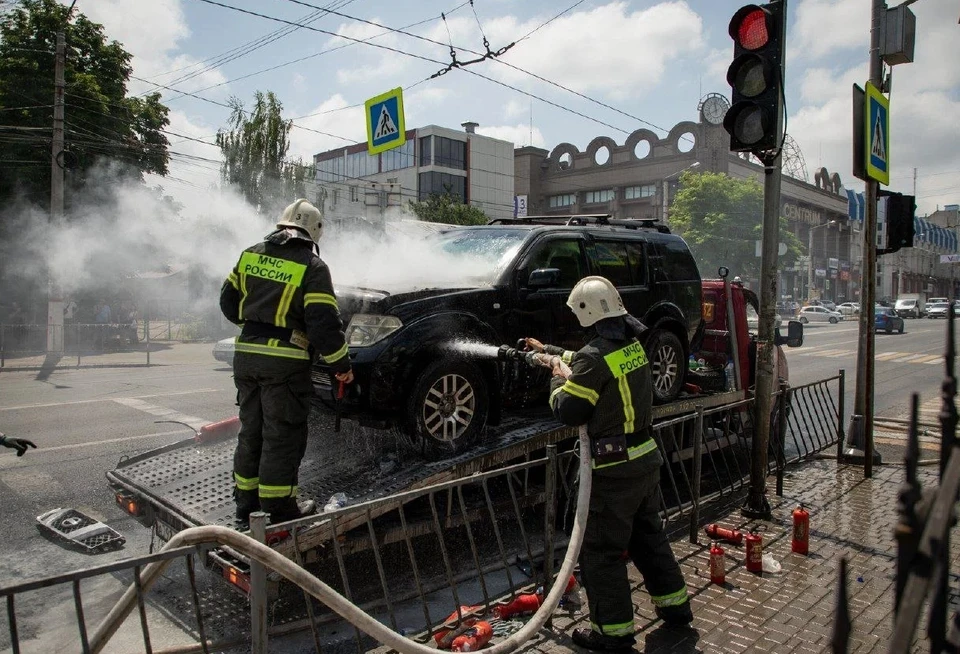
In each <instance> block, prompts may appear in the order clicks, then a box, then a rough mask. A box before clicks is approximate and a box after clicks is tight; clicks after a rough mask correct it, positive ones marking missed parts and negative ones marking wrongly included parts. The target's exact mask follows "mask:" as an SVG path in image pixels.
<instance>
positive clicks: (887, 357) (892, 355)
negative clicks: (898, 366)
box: [874, 352, 906, 361]
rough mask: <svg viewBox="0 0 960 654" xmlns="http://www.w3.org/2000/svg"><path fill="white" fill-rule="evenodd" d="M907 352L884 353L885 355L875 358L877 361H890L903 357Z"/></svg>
mask: <svg viewBox="0 0 960 654" xmlns="http://www.w3.org/2000/svg"><path fill="white" fill-rule="evenodd" d="M904 354H906V352H884V353H883V354H878V355H877V356H875V357H874V359H876V360H877V361H889V360H890V359H894V358H896V357H902V356H903V355H904Z"/></svg>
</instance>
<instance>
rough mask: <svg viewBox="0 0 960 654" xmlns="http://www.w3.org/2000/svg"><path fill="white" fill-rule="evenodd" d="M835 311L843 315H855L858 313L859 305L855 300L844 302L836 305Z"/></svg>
mask: <svg viewBox="0 0 960 654" xmlns="http://www.w3.org/2000/svg"><path fill="white" fill-rule="evenodd" d="M837 311H839V312H840V313H842V314H843V315H845V316H855V315H857V314H858V313H860V305H859V304H858V303H857V302H844V303H843V304H838V305H837Z"/></svg>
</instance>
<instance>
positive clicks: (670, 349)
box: [644, 329, 686, 403]
mask: <svg viewBox="0 0 960 654" xmlns="http://www.w3.org/2000/svg"><path fill="white" fill-rule="evenodd" d="M644 349H645V350H646V352H647V359H649V361H650V374H651V376H652V377H653V397H654V401H655V402H657V403H665V402H672V401H673V400H675V399H677V396H678V395H680V390H681V388H682V387H683V368H682V367H681V365H685V364H686V359H685V358H684V356H683V345H682V344H681V343H680V339H679V338H677V337H676V335H675V334H674V333H673V332H668V331H666V330H665V329H655V330H653V333H652V334H651V335H650V337H649V338H648V339H647V344H646V347H645V348H644Z"/></svg>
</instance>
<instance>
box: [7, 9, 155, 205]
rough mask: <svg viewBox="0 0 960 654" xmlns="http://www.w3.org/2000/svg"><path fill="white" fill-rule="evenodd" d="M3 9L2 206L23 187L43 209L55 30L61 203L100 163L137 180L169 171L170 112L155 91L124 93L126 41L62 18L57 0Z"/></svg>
mask: <svg viewBox="0 0 960 654" xmlns="http://www.w3.org/2000/svg"><path fill="white" fill-rule="evenodd" d="M11 4H12V3H11ZM4 8H5V9H6V10H5V11H3V12H0V123H2V124H3V125H4V127H3V128H0V143H2V147H0V152H2V154H0V169H2V171H3V172H2V174H0V204H3V201H4V200H9V199H10V198H11V197H12V196H13V195H14V194H16V193H22V194H23V195H24V197H25V199H27V200H28V201H31V202H33V203H35V204H38V205H40V206H44V207H45V206H48V205H49V201H50V129H51V126H52V124H53V99H54V66H55V56H54V54H55V52H56V44H57V32H58V31H61V30H62V31H63V32H64V34H65V37H66V64H65V67H64V79H65V82H66V93H65V96H64V116H65V121H66V124H65V147H66V149H67V150H68V151H69V154H68V155H67V156H66V160H65V161H66V163H67V164H68V165H69V170H68V171H67V176H66V180H67V191H68V193H67V195H66V203H67V205H68V206H69V204H70V197H71V196H70V193H69V192H70V190H71V189H74V190H79V189H82V188H83V187H84V186H85V185H86V183H87V172H88V171H89V170H90V169H91V168H92V167H93V166H94V165H96V164H98V163H102V162H103V160H108V161H110V162H111V163H113V164H114V166H113V168H114V170H120V171H121V173H122V174H124V175H126V176H129V177H133V178H135V179H139V178H141V176H142V174H143V173H145V172H150V173H157V174H160V175H164V174H166V172H167V162H168V154H167V146H168V142H167V139H166V137H165V136H164V134H163V132H162V131H161V130H162V129H163V128H164V127H166V126H167V124H168V123H169V120H168V118H167V111H168V110H167V107H165V106H164V105H163V104H161V102H160V95H159V94H158V93H153V94H150V95H147V96H145V97H139V98H135V97H127V80H128V79H129V77H130V73H131V67H130V59H131V55H130V53H129V52H127V51H126V50H124V48H123V45H122V44H120V43H118V42H117V41H108V40H107V36H106V34H105V33H104V29H103V26H102V25H99V24H97V23H94V22H92V21H90V20H88V19H87V18H86V17H85V16H84V15H83V14H82V13H80V12H79V11H74V12H73V14H72V15H68V11H69V10H68V8H67V7H65V6H64V5H62V4H60V3H58V2H56V0H22V2H20V3H16V4H12V6H10V5H6V6H5V7H4ZM4 162H10V163H4ZM118 164H119V166H118ZM97 181H101V180H97Z"/></svg>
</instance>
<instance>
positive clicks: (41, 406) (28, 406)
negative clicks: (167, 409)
mask: <svg viewBox="0 0 960 654" xmlns="http://www.w3.org/2000/svg"><path fill="white" fill-rule="evenodd" d="M223 390H228V389H223V388H199V389H197V390H195V391H175V392H171V393H154V394H152V395H136V396H134V397H131V398H117V397H101V398H97V399H95V400H73V401H71V402H46V403H43V404H21V405H19V406H2V407H0V411H19V410H20V409H45V408H48V407H54V406H70V405H73V404H92V403H94V402H114V401H116V400H122V399H130V400H145V399H147V398H153V397H173V396H174V395H193V394H194V393H217V392H219V391H223Z"/></svg>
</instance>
